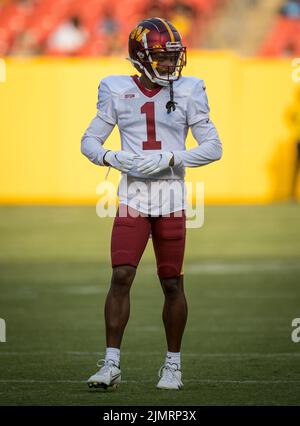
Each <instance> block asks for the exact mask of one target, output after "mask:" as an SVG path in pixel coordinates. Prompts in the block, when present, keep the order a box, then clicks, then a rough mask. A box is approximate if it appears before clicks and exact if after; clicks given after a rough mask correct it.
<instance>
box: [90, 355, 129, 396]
mask: <svg viewBox="0 0 300 426" xmlns="http://www.w3.org/2000/svg"><path fill="white" fill-rule="evenodd" d="M97 366H98V367H100V370H99V371H97V373H96V374H93V375H92V376H91V377H90V378H89V379H88V381H87V384H88V386H89V388H97V389H102V390H115V389H117V387H118V386H119V384H120V383H121V370H120V368H119V366H117V365H116V364H115V363H114V362H113V361H112V360H108V361H105V360H104V359H101V360H100V361H98V362H97Z"/></svg>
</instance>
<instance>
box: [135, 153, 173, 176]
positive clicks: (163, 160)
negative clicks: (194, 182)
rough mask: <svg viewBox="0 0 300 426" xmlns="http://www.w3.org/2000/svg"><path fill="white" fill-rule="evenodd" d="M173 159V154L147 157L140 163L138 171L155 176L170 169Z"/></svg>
mask: <svg viewBox="0 0 300 426" xmlns="http://www.w3.org/2000/svg"><path fill="white" fill-rule="evenodd" d="M172 158H173V153H172V152H161V153H159V154H150V155H147V156H146V158H144V159H143V160H142V161H140V162H139V165H138V168H137V171H138V172H140V173H144V174H146V175H153V174H154V173H158V172H161V171H162V170H165V169H167V168H168V167H170V161H171V159H172Z"/></svg>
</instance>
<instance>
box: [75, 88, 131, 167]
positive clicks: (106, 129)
mask: <svg viewBox="0 0 300 426" xmlns="http://www.w3.org/2000/svg"><path fill="white" fill-rule="evenodd" d="M116 123H117V113H116V108H115V105H114V102H113V96H112V94H111V92H110V90H109V87H108V85H107V84H106V82H101V84H100V86H99V89H98V103H97V115H96V117H95V118H94V119H93V120H92V122H91V123H90V125H89V127H88V128H87V129H86V131H85V133H84V135H83V137H82V139H81V152H82V154H83V155H85V156H86V157H87V158H88V159H89V160H90V161H91V162H92V163H94V164H97V165H99V166H111V167H114V168H115V169H118V170H120V171H122V172H125V173H126V172H128V171H129V170H130V169H131V168H132V166H133V162H134V160H135V158H136V156H135V155H134V154H132V153H129V152H124V151H111V150H107V149H105V148H104V147H103V145H104V143H105V141H106V139H107V138H108V136H109V135H110V134H111V132H112V130H113V128H114V127H115V124H116Z"/></svg>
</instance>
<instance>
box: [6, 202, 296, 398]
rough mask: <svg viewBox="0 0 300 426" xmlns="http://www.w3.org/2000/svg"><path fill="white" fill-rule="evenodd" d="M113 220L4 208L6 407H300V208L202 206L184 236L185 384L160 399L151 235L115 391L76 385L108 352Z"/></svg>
mask: <svg viewBox="0 0 300 426" xmlns="http://www.w3.org/2000/svg"><path fill="white" fill-rule="evenodd" d="M111 224H112V222H111V220H110V219H99V218H98V217H97V216H96V214H95V209H94V208H92V207H55V206H53V207H34V206H27V207H8V206H6V207H1V208H0V267H1V277H0V317H1V318H4V319H5V320H6V326H7V342H6V343H0V365H1V367H0V404H1V405H165V406H166V405H203V404H208V405H214V404H221V405H235V404H239V405H240V404H242V405H252V404H256V405H257V404H258V405H264V404H276V405H278V404H293V405H298V404H299V403H300V342H299V343H293V342H292V341H291V332H292V327H291V322H292V320H293V319H294V318H299V317H300V206H299V205H292V204H291V205H288V204H283V205H281V204H279V205H273V206H240V207H207V208H206V212H205V225H204V227H203V228H201V229H197V230H191V231H189V232H188V237H187V238H188V239H187V247H186V260H185V288H186V294H187V299H188V303H189V319H188V324H187V328H186V332H185V336H184V340H183V347H182V364H183V365H182V369H183V381H184V385H185V386H184V389H183V390H182V391H175V392H174V391H158V390H156V388H155V386H156V383H157V373H158V369H159V367H160V366H161V364H162V363H163V360H164V356H165V351H166V346H165V337H164V329H163V325H162V320H161V310H162V304H163V297H162V291H161V289H160V286H159V283H158V280H157V277H156V272H155V263H154V257H153V250H152V246H151V241H150V242H149V244H148V247H147V249H146V252H145V254H144V257H143V260H142V262H141V264H140V267H139V269H138V273H137V276H136V280H135V283H134V286H133V289H132V298H131V318H130V321H129V324H128V326H127V329H126V332H125V337H124V341H123V346H122V353H121V367H122V373H123V376H122V379H123V383H122V385H121V386H120V388H119V389H118V390H117V391H116V392H109V393H103V392H97V391H96V392H95V391H90V390H89V389H88V388H87V386H86V384H85V380H86V379H87V378H88V377H89V376H90V375H91V374H92V373H94V372H95V368H96V366H95V363H96V361H97V360H98V359H99V358H102V357H103V354H104V352H103V350H104V347H105V335H104V321H103V306H104V301H105V296H106V292H107V289H108V286H109V280H110V273H111V272H110V258H109V246H110V231H111Z"/></svg>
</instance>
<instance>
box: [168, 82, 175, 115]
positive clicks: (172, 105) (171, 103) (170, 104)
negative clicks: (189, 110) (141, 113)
mask: <svg viewBox="0 0 300 426" xmlns="http://www.w3.org/2000/svg"><path fill="white" fill-rule="evenodd" d="M176 105H177V102H175V101H174V91H173V81H170V100H169V101H168V102H167V103H166V108H167V112H168V114H170V112H172V110H173V111H175V109H176Z"/></svg>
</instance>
